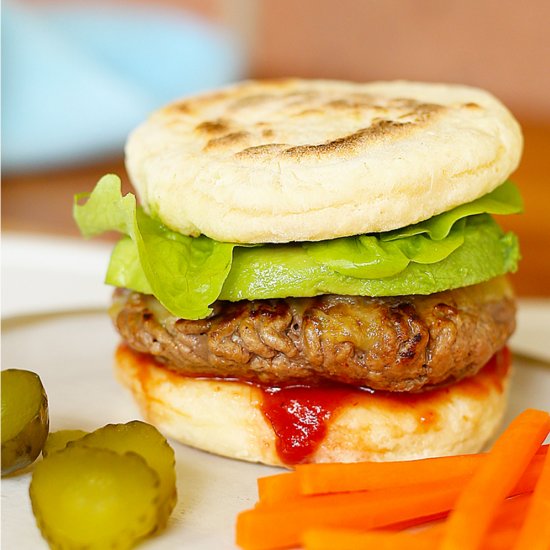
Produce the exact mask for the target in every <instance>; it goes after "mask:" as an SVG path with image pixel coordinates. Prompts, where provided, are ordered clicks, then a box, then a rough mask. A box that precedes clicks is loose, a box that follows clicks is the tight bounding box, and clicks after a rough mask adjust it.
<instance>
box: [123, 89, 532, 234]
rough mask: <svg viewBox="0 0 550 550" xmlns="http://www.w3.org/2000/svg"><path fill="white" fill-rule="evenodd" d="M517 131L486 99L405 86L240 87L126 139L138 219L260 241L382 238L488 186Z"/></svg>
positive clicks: (189, 102)
mask: <svg viewBox="0 0 550 550" xmlns="http://www.w3.org/2000/svg"><path fill="white" fill-rule="evenodd" d="M521 150H522V136H521V132H520V129H519V126H518V124H517V122H516V121H515V119H514V118H513V116H512V115H511V114H510V112H509V111H508V110H507V109H506V108H505V107H504V106H503V105H502V104H501V103H500V102H499V101H498V100H497V99H495V98H494V97H493V96H492V95H490V94H489V93H487V92H485V91H482V90H479V89H476V88H470V87H465V86H458V85H446V84H425V83H415V82H404V81H395V82H373V83H368V84H357V83H351V82H342V81H327V80H300V79H287V80H270V81H247V82H243V83H240V84H237V85H234V86H232V87H228V88H225V89H223V90H221V91H216V92H212V93H206V94H204V95H201V96H196V97H191V98H187V99H183V100H181V101H178V102H175V103H173V104H171V105H169V106H168V107H165V108H163V109H161V110H160V111H158V112H156V113H154V114H153V115H152V116H151V117H150V118H149V120H147V121H146V122H145V123H144V124H142V125H141V126H140V127H139V128H137V130H135V131H134V133H133V134H132V135H131V136H130V138H129V141H128V144H127V148H126V158H127V169H128V173H129V175H130V179H131V181H132V183H133V185H134V187H135V188H136V190H137V191H138V194H139V196H140V198H141V201H142V203H143V204H144V206H145V208H146V210H148V211H149V212H150V213H152V214H153V215H154V216H156V217H158V218H159V219H161V220H162V221H163V222H164V223H165V224H166V225H168V226H169V227H170V228H172V229H174V230H177V231H179V232H181V233H183V234H190V235H198V234H200V233H202V234H205V235H207V236H209V237H211V238H213V239H216V240H219V241H229V242H240V243H256V242H289V241H315V240H322V239H330V238H336V237H341V236H348V235H357V234H362V233H369V232H378V231H387V230H391V229H395V228H398V227H403V226H406V225H409V224H412V223H416V222H418V221H421V220H424V219H427V218H430V217H431V216H433V215H435V214H439V213H441V212H443V211H446V210H449V209H450V208H453V207H455V206H457V205H459V204H462V203H465V202H468V201H471V200H474V199H476V198H477V197H480V196H482V195H484V194H486V193H488V192H489V191H491V190H493V189H494V188H495V187H497V186H498V185H499V184H501V183H502V182H503V181H504V180H505V179H506V178H507V177H508V175H509V174H510V173H511V172H512V171H513V170H514V169H515V168H516V166H517V164H518V162H519V158H520V155H521Z"/></svg>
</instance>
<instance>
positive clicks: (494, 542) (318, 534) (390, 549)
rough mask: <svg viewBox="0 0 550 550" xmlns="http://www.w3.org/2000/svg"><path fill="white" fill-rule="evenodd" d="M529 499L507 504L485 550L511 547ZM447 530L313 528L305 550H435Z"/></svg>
mask: <svg viewBox="0 0 550 550" xmlns="http://www.w3.org/2000/svg"><path fill="white" fill-rule="evenodd" d="M529 498H530V497H529V495H522V496H519V497H515V498H512V499H508V500H506V501H504V503H503V505H502V507H501V509H500V510H499V513H498V515H497V517H496V518H495V522H494V525H493V530H492V531H491V533H489V534H488V536H487V537H486V539H485V540H484V542H483V548H484V549H486V550H497V549H498V550H502V549H503V548H507V547H509V545H510V544H509V541H510V540H513V539H514V538H515V537H516V536H517V532H518V529H519V526H520V524H521V519H522V518H523V517H524V516H525V512H526V510H527V506H528V504H529ZM518 518H519V520H518ZM444 529H445V525H444V523H437V524H433V525H429V526H428V527H427V528H426V529H423V530H419V531H415V532H407V531H405V532H403V531H401V532H395V531H357V530H350V529H313V530H309V531H306V532H305V533H304V535H303V537H302V544H303V546H304V548H305V550H333V549H335V548H338V550H371V549H372V548H376V549H377V550H401V549H402V548H406V549H407V550H433V549H434V548H437V546H438V545H439V543H440V541H441V537H442V536H443V532H444Z"/></svg>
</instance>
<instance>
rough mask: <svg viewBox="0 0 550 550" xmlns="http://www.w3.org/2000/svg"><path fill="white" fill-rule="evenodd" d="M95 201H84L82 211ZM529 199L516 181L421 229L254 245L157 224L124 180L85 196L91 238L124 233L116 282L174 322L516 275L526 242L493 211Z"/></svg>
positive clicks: (111, 279) (112, 276)
mask: <svg viewBox="0 0 550 550" xmlns="http://www.w3.org/2000/svg"><path fill="white" fill-rule="evenodd" d="M83 199H85V200H86V202H85V203H84V204H79V203H80V202H82V200H83ZM521 207H522V205H521V199H520V198H519V193H518V191H517V189H516V188H515V186H514V185H513V184H511V183H506V184H503V185H502V186H501V187H499V188H498V189H496V190H495V191H493V193H490V194H489V195H487V196H486V197H482V198H481V199H478V200H476V201H473V202H472V203H469V204H467V205H462V206H459V207H457V208H456V209H453V210H451V211H450V212H446V213H444V214H440V215H439V216H435V217H434V218H432V220H427V221H426V222H422V223H420V224H415V225H414V226H409V227H407V228H404V229H400V230H396V231H392V232H388V233H382V234H372V235H360V236H357V237H347V238H341V239H334V240H330V241H321V242H318V243H289V244H279V245H261V246H255V247H246V246H241V245H235V244H232V243H220V242H217V241H214V240H212V239H209V238H208V237H205V236H200V237H196V238H193V237H188V236H184V235H181V234H179V233H176V232H174V231H171V230H170V229H168V228H167V227H165V226H164V225H163V224H162V223H160V222H159V221H157V220H155V219H153V218H151V217H149V216H148V215H147V214H145V212H144V211H143V210H142V209H141V208H140V207H138V206H136V201H135V197H133V195H131V194H128V195H126V196H124V197H123V196H122V195H121V191H120V180H119V179H118V178H117V177H116V176H105V177H104V178H102V179H101V180H100V181H99V183H98V184H97V186H96V188H95V189H94V191H93V192H92V193H91V194H86V195H78V196H77V197H76V201H75V206H74V217H75V220H76V221H77V223H78V225H79V227H80V229H81V231H82V233H83V234H84V235H85V236H92V235H95V234H98V233H101V232H104V231H111V230H114V231H118V232H120V233H122V234H123V235H124V236H123V238H122V239H121V240H120V241H119V242H118V244H117V245H116V246H115V248H114V250H113V254H112V256H111V262H110V265H109V268H108V271H107V276H106V282H107V283H108V284H111V285H114V286H119V287H125V288H130V289H133V290H136V291H138V292H142V293H145V294H154V295H155V296H156V297H157V299H158V300H159V301H160V302H161V303H162V304H163V305H164V306H165V307H166V308H167V309H168V310H169V311H170V312H172V313H173V314H174V315H177V316H178V317H183V318H187V319H198V318H203V317H205V316H207V315H208V314H209V313H210V312H211V308H210V307H209V306H210V305H211V304H212V303H213V302H214V301H215V300H216V299H226V300H233V301H234V300H241V299H260V298H283V297H288V296H304V297H305V296H315V295H318V294H324V293H337V294H360V295H369V296H390V295H401V294H430V293H433V292H437V291H440V290H446V289H449V288H455V287H460V286H466V285H469V284H475V283H478V282H482V281H485V280H487V279H490V278H492V277H495V276H497V275H501V274H503V273H506V272H509V271H514V270H515V269H516V266H517V262H518V259H519V249H518V244H517V239H516V237H515V236H514V235H513V234H504V233H503V232H502V230H501V229H500V228H499V226H498V225H497V223H496V222H495V221H494V220H493V219H492V218H491V217H490V216H489V215H488V214H487V213H486V212H490V213H497V214H504V213H512V212H517V211H519V210H520V209H521Z"/></svg>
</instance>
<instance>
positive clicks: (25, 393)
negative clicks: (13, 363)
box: [2, 369, 49, 476]
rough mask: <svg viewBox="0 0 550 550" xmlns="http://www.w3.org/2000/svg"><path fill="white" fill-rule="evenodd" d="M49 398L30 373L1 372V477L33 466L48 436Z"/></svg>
mask: <svg viewBox="0 0 550 550" xmlns="http://www.w3.org/2000/svg"><path fill="white" fill-rule="evenodd" d="M48 428H49V417H48V398H47V396H46V392H45V391H44V387H43V386H42V382H41V381H40V377H39V376H38V375H37V374H36V373H34V372H31V371H28V370H20V369H8V370H3V371H2V476H5V475H8V474H11V473H12V472H15V471H17V470H20V469H22V468H25V467H26V466H28V465H29V464H32V463H33V462H34V460H35V459H36V457H37V456H38V455H39V454H40V451H41V450H42V447H43V446H44V441H45V440H46V437H47V435H48Z"/></svg>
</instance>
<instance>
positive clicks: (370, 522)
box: [237, 456, 544, 550]
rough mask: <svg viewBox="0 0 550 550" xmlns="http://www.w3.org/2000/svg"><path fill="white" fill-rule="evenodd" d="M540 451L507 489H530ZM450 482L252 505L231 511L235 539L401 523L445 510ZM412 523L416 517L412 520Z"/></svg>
mask: <svg viewBox="0 0 550 550" xmlns="http://www.w3.org/2000/svg"><path fill="white" fill-rule="evenodd" d="M543 460H544V457H543V456H536V457H535V458H534V459H533V460H532V462H531V464H530V465H529V468H528V469H527V471H526V472H525V474H524V475H523V476H522V478H521V480H520V481H519V482H518V484H517V485H516V487H515V488H514V489H513V491H512V492H511V494H513V495H515V494H522V493H526V492H529V491H532V490H533V487H534V486H535V483H536V481H537V479H538V476H539V475H540V471H541V469H542V463H543ZM460 490H461V486H460V485H457V484H454V483H452V484H451V483H445V484H442V483H432V484H427V483H424V484H422V485H414V486H409V487H394V488H390V489H381V490H377V491H357V492H353V493H334V494H328V495H317V496H302V497H297V498H295V499H294V500H289V501H288V502H284V503H277V504H272V505H261V506H257V507H256V508H254V509H252V510H246V511H244V512H241V513H240V514H239V516H238V517H237V545H238V546H240V547H241V548H244V549H245V550H271V549H274V548H285V547H289V546H293V545H294V546H296V545H298V544H299V542H300V537H301V535H302V533H303V532H304V531H306V530H308V529H311V528H326V527H329V528H333V527H334V528H336V527H342V528H349V529H362V530H365V529H375V528H380V527H384V528H392V527H391V526H393V525H397V526H399V528H402V527H403V525H404V523H405V522H407V523H410V522H412V521H413V520H415V519H416V518H426V517H433V516H434V515H436V514H442V513H446V512H448V511H449V510H450V509H451V508H452V507H453V505H454V503H455V501H456V500H457V498H458V495H459V494H460ZM414 523H415V524H418V521H414Z"/></svg>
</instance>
